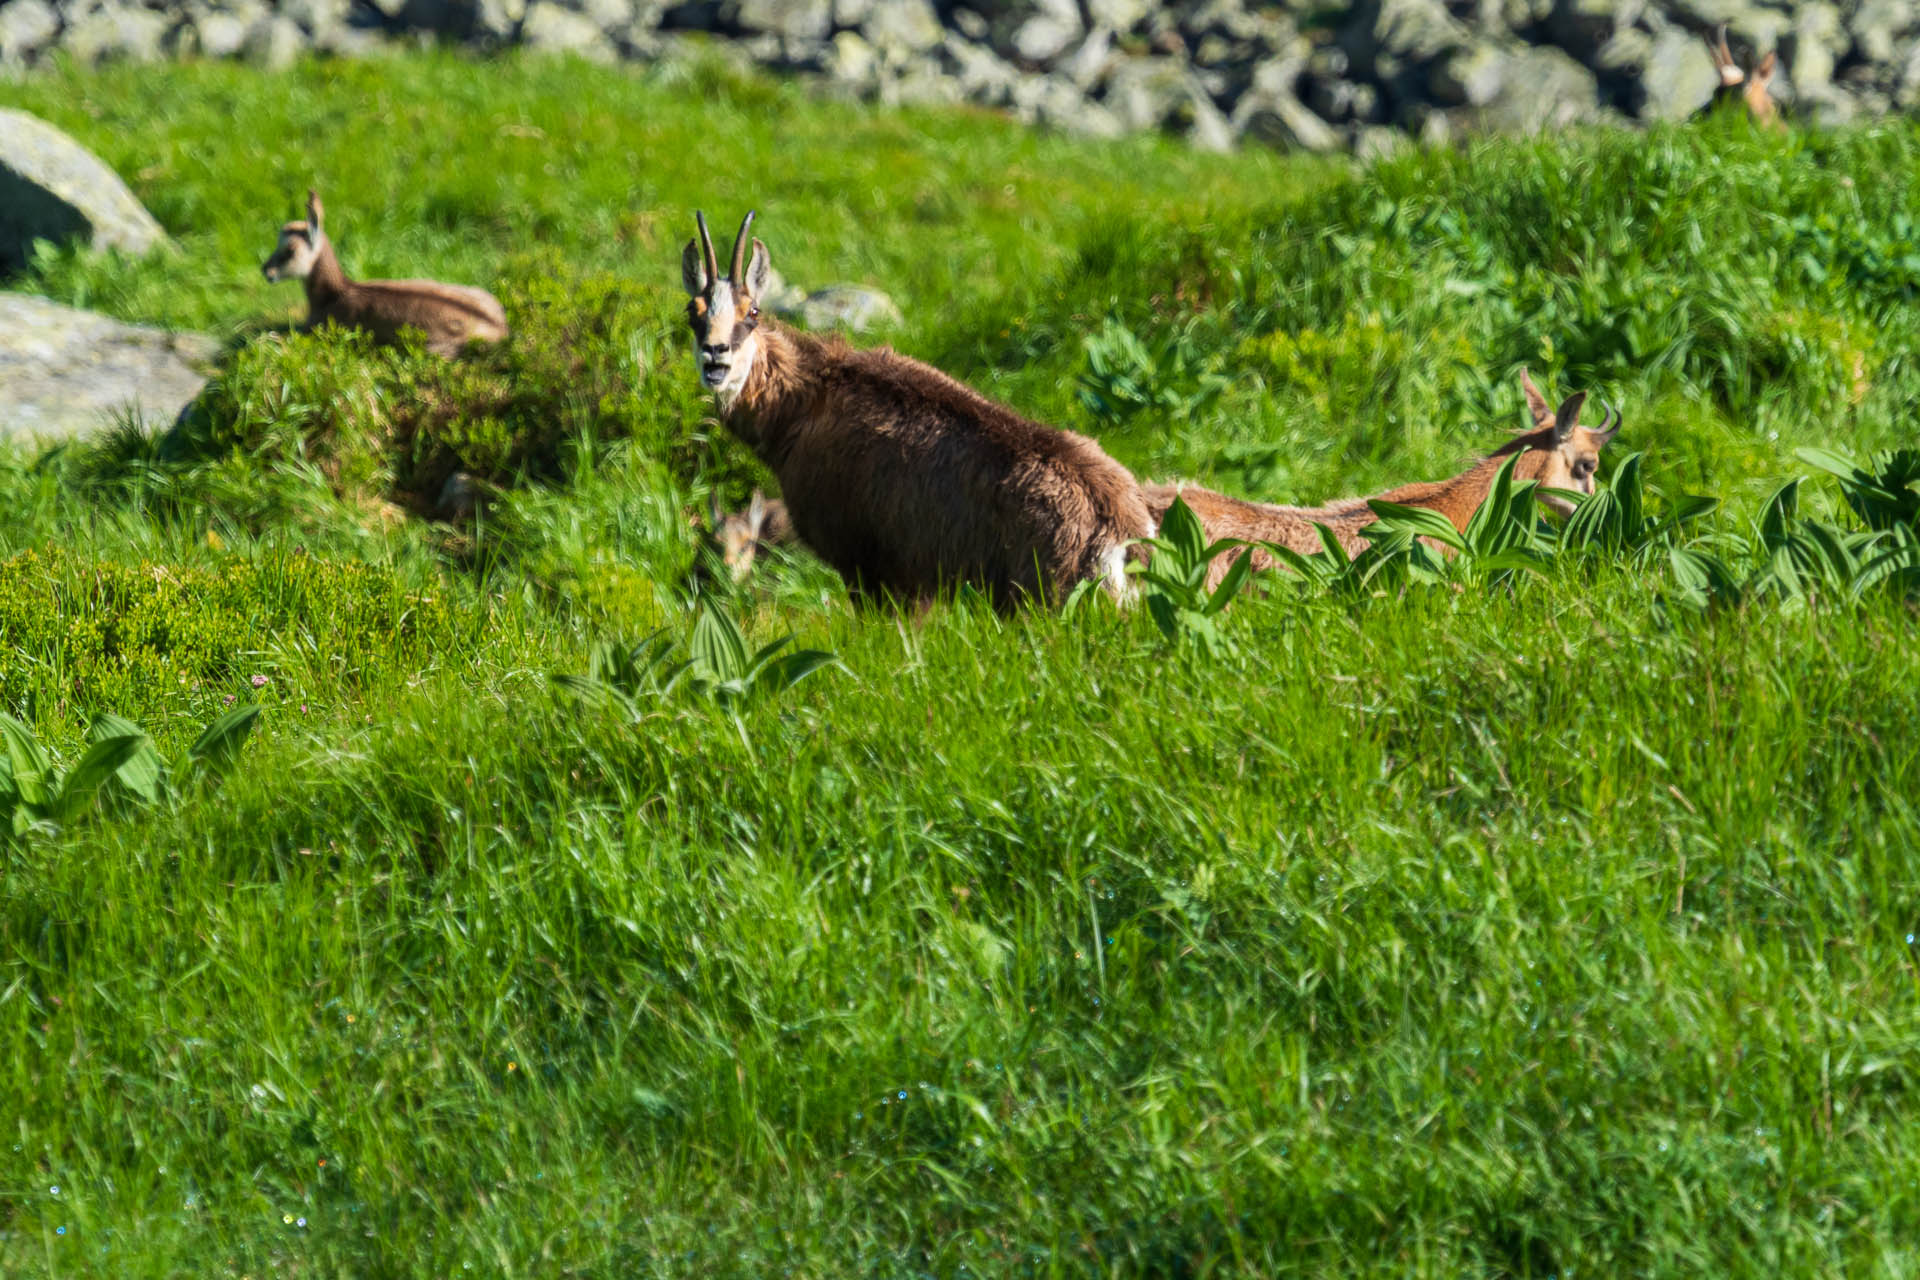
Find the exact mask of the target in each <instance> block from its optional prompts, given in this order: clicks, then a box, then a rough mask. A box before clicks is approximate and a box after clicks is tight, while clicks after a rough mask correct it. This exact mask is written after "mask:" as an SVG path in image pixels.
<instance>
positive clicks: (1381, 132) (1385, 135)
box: [1353, 124, 1413, 164]
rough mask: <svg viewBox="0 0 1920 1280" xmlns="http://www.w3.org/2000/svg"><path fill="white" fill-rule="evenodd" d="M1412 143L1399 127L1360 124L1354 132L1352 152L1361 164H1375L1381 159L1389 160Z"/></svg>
mask: <svg viewBox="0 0 1920 1280" xmlns="http://www.w3.org/2000/svg"><path fill="white" fill-rule="evenodd" d="M1412 145H1413V143H1412V142H1411V141H1410V140H1409V139H1408V138H1407V135H1406V134H1405V133H1403V132H1402V131H1400V130H1399V129H1388V128H1385V127H1383V126H1381V125H1373V124H1370V125H1362V126H1361V127H1360V130H1359V131H1358V132H1357V133H1355V134H1354V138H1353V154H1354V158H1355V159H1357V160H1359V161H1360V162H1361V163H1362V164H1377V163H1379V162H1380V161H1382V160H1391V159H1392V158H1393V157H1394V156H1397V155H1400V154H1401V153H1402V152H1404V151H1406V150H1407V149H1408V148H1409V147H1411V146H1412Z"/></svg>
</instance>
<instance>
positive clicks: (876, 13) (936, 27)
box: [860, 0, 945, 61]
mask: <svg viewBox="0 0 1920 1280" xmlns="http://www.w3.org/2000/svg"><path fill="white" fill-rule="evenodd" d="M860 30H861V34H863V35H865V36H866V38H867V39H868V41H870V42H871V43H872V45H873V47H874V48H875V49H877V50H879V51H880V54H881V56H882V57H884V58H887V59H888V60H890V61H900V60H903V59H905V58H909V57H912V56H913V55H914V54H918V53H925V52H926V51H927V50H929V49H935V48H938V47H939V46H940V41H941V39H942V37H943V36H944V35H945V32H944V31H943V30H942V29H941V27H940V15H939V14H937V13H935V12H934V11H933V6H932V5H931V4H929V3H928V2H927V0H876V3H875V4H874V6H873V12H872V13H870V14H868V15H867V21H866V24H865V25H864V26H862V27H861V28H860Z"/></svg>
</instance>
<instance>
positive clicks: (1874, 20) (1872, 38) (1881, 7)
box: [1847, 0, 1920, 62]
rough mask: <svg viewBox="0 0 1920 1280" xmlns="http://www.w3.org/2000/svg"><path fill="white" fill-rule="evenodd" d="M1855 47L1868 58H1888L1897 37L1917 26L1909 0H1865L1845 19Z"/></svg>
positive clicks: (1916, 8) (1919, 15)
mask: <svg viewBox="0 0 1920 1280" xmlns="http://www.w3.org/2000/svg"><path fill="white" fill-rule="evenodd" d="M1847 26H1848V28H1849V29H1851V30H1852V32H1853V42H1854V48H1855V50H1856V51H1857V52H1858V53H1859V54H1860V56H1862V57H1864V58H1865V59H1866V60H1867V61H1869V62H1891V61H1893V52H1894V48H1895V47H1896V44H1897V43H1898V41H1899V38H1900V37H1901V36H1903V35H1905V34H1907V33H1908V32H1910V31H1912V30H1913V29H1914V28H1915V27H1916V26H1920V4H1915V3H1913V2H1912V0H1864V3H1862V4H1861V5H1860V7H1859V8H1858V9H1856V10H1854V11H1853V16H1852V17H1850V18H1849V19H1848V20H1847Z"/></svg>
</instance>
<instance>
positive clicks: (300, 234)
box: [260, 187, 327, 281]
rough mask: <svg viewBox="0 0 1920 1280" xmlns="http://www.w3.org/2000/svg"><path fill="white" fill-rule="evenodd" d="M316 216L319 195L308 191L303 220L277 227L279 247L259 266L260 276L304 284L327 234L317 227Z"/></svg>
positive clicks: (318, 257)
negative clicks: (305, 214)
mask: <svg viewBox="0 0 1920 1280" xmlns="http://www.w3.org/2000/svg"><path fill="white" fill-rule="evenodd" d="M320 214H321V209H320V196H319V193H317V192H316V191H314V189H313V188H312V187H308V188H307V220H306V221H305V222H288V223H283V224H282V225H281V227H280V243H279V244H277V245H275V246H274V249H273V253H272V254H271V255H269V256H268V258H267V260H266V261H265V262H263V263H261V264H260V274H261V275H263V276H265V277H266V278H267V279H268V280H270V281H278V280H288V279H292V280H305V279H306V278H307V277H308V276H309V275H311V274H312V273H313V264H314V263H315V262H317V261H319V259H320V250H321V249H322V248H324V247H325V245H326V243H327V233H326V232H325V231H324V230H322V229H321V226H320Z"/></svg>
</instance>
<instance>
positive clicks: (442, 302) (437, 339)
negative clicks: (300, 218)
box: [260, 190, 507, 356]
mask: <svg viewBox="0 0 1920 1280" xmlns="http://www.w3.org/2000/svg"><path fill="white" fill-rule="evenodd" d="M320 213H321V210H320V197H319V196H318V195H316V194H314V193H313V192H312V191H311V190H309V191H308V192H307V220H306V221H305V222H289V223H287V224H286V225H284V226H282V227H281V228H280V243H279V244H278V245H277V246H276V247H275V248H274V251H273V255H272V256H271V257H269V258H268V259H267V260H266V261H265V262H263V263H261V264H260V274H261V275H263V276H265V277H266V278H267V279H268V280H272V281H278V280H283V279H285V278H287V277H288V276H291V277H293V278H294V279H296V280H300V281H303V282H305V284H306V286H307V323H306V327H307V328H309V329H316V328H318V327H319V326H321V325H323V324H325V323H326V322H327V321H329V320H331V321H333V322H334V323H335V324H338V325H342V326H345V327H347V328H350V329H365V330H366V331H367V332H369V333H371V334H373V336H374V338H375V339H376V340H377V341H380V342H392V341H393V340H394V339H395V338H396V337H398V336H399V334H400V331H401V330H402V329H407V328H413V329H419V330H420V331H422V332H423V333H425V334H426V335H427V350H429V351H431V352H433V353H434V354H435V355H438V356H454V355H458V354H460V351H461V349H462V348H464V347H465V346H466V345H467V344H468V343H469V342H498V341H499V340H500V339H502V338H504V337H506V336H507V313H506V312H505V311H504V310H502V309H501V307H500V300H499V299H498V298H496V297H494V296H493V295H492V294H490V293H488V292H487V291H486V290H485V289H475V288H471V287H469V286H467V285H460V284H441V283H440V282H439V281H437V280H349V279H347V273H346V272H345V271H342V270H341V269H340V259H338V258H337V257H335V256H334V253H333V242H332V241H331V240H329V239H327V233H326V231H325V230H324V229H323V228H322V227H321V225H320Z"/></svg>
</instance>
